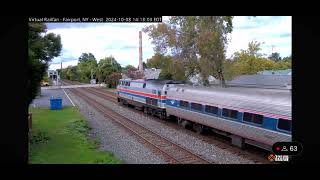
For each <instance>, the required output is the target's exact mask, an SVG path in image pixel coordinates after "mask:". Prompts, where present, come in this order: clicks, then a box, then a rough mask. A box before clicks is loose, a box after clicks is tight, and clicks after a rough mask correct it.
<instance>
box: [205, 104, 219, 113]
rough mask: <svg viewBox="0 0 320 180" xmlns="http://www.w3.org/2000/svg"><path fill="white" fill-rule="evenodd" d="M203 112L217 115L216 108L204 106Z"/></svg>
mask: <svg viewBox="0 0 320 180" xmlns="http://www.w3.org/2000/svg"><path fill="white" fill-rule="evenodd" d="M205 112H207V113H212V114H218V107H215V106H209V105H206V106H205Z"/></svg>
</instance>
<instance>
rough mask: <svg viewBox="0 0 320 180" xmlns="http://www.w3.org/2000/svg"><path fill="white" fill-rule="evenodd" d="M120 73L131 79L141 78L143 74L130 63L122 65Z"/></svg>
mask: <svg viewBox="0 0 320 180" xmlns="http://www.w3.org/2000/svg"><path fill="white" fill-rule="evenodd" d="M122 73H123V74H125V75H126V76H127V77H128V78H131V79H142V78H143V76H144V74H143V73H142V72H140V71H138V69H137V68H135V67H134V66H132V65H127V66H126V67H124V68H123V70H122Z"/></svg>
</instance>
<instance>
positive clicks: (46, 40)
mask: <svg viewBox="0 0 320 180" xmlns="http://www.w3.org/2000/svg"><path fill="white" fill-rule="evenodd" d="M28 26H29V38H28V62H27V69H28V73H27V76H28V78H27V79H28V80H27V93H28V96H27V104H28V105H29V104H30V103H31V102H32V100H33V99H34V98H35V97H36V95H37V93H38V90H39V87H40V82H41V80H42V79H43V77H44V75H45V74H46V70H47V69H48V63H49V62H50V61H51V60H52V59H53V58H54V57H57V56H59V54H60V52H61V49H62V44H61V37H60V36H59V35H55V34H53V33H48V34H43V33H46V31H47V26H46V25H45V24H43V23H29V24H28Z"/></svg>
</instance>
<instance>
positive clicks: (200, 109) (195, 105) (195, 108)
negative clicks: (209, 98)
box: [191, 103, 202, 111]
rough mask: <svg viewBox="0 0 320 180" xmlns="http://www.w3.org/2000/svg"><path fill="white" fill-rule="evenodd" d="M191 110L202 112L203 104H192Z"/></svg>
mask: <svg viewBox="0 0 320 180" xmlns="http://www.w3.org/2000/svg"><path fill="white" fill-rule="evenodd" d="M191 109H192V110H196V111H202V104H198V103H191Z"/></svg>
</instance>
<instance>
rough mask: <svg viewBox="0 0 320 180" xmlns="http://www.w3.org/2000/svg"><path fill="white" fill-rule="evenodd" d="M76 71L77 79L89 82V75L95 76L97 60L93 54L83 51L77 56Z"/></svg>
mask: <svg viewBox="0 0 320 180" xmlns="http://www.w3.org/2000/svg"><path fill="white" fill-rule="evenodd" d="M77 67H78V72H79V80H80V81H81V82H86V83H88V82H90V79H91V76H92V78H95V73H96V71H97V68H98V64H97V60H96V59H95V58H94V56H93V55H92V54H91V53H89V55H88V54H87V53H83V54H82V55H81V56H80V57H79V63H78V66H77Z"/></svg>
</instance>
